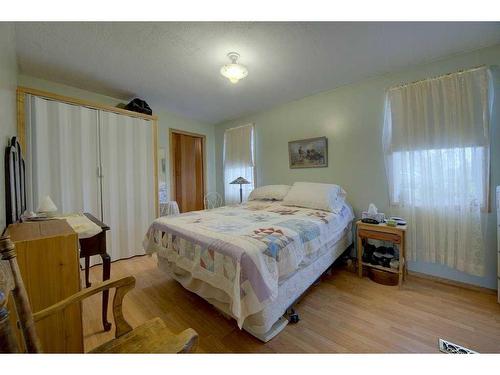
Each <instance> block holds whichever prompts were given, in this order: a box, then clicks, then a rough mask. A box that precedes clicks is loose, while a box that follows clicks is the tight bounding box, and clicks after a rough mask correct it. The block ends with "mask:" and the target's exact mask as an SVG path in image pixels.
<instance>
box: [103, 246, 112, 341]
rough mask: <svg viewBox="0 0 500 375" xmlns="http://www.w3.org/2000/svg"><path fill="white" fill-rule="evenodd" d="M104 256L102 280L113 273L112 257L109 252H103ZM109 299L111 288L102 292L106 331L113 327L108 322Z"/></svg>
mask: <svg viewBox="0 0 500 375" xmlns="http://www.w3.org/2000/svg"><path fill="white" fill-rule="evenodd" d="M101 258H102V281H106V280H109V277H110V275H111V257H110V256H109V255H108V254H107V253H104V254H101ZM108 300H109V290H105V291H103V292H102V325H103V326H104V330H105V331H109V330H110V329H111V323H110V322H108Z"/></svg>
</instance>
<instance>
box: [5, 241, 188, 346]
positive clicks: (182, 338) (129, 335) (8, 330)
mask: <svg viewBox="0 0 500 375" xmlns="http://www.w3.org/2000/svg"><path fill="white" fill-rule="evenodd" d="M0 254H1V258H0V353H16V352H19V350H20V348H19V345H18V341H17V335H16V334H15V332H14V329H13V328H12V324H11V319H10V317H9V310H8V308H7V302H8V300H9V294H10V293H12V297H13V300H14V304H15V307H16V311H17V318H18V325H19V328H20V330H21V339H22V344H24V345H23V346H24V350H25V351H26V352H28V353H41V352H42V348H41V345H40V341H39V339H38V336H37V334H36V329H35V323H36V322H38V321H40V320H42V319H44V318H46V317H48V316H50V315H52V314H54V313H55V312H58V311H60V310H63V309H65V308H66V307H67V306H69V305H70V304H72V303H77V302H80V301H82V300H83V299H85V298H87V297H89V296H91V295H94V294H97V293H100V292H102V291H105V290H109V289H111V288H115V289H116V292H115V296H114V299H113V316H114V319H115V327H116V332H115V338H114V339H113V340H111V341H109V342H107V343H105V344H103V345H101V346H99V347H97V348H96V349H94V350H92V351H91V352H92V353H187V352H191V351H193V350H194V349H195V348H196V345H197V343H198V334H197V333H196V332H195V331H194V330H193V329H191V328H188V329H186V330H184V331H183V332H181V333H180V334H178V335H175V334H173V333H172V332H170V331H169V330H168V328H167V327H166V326H165V323H164V322H163V321H162V320H161V319H160V318H154V319H152V320H149V321H147V322H146V323H144V324H142V325H140V326H139V327H137V328H134V329H132V327H131V326H130V325H129V324H128V323H127V321H126V320H125V319H124V317H123V312H122V302H123V297H124V296H125V294H126V293H127V292H128V291H129V290H131V289H133V288H134V286H135V278H134V277H132V276H128V277H124V278H121V279H118V280H107V281H105V282H103V283H100V284H98V285H94V286H92V287H90V288H86V289H83V290H82V291H80V292H78V293H76V294H74V295H72V296H70V297H68V298H67V299H65V300H63V301H61V302H58V303H56V304H55V305H52V306H50V307H47V308H46V309H44V310H41V311H39V312H37V313H35V314H32V312H31V308H30V303H29V301H28V296H27V294H26V289H25V288H24V283H23V280H22V278H21V273H20V271H19V266H18V264H17V259H16V251H15V246H14V243H13V242H12V241H11V240H10V238H9V236H4V237H1V238H0Z"/></svg>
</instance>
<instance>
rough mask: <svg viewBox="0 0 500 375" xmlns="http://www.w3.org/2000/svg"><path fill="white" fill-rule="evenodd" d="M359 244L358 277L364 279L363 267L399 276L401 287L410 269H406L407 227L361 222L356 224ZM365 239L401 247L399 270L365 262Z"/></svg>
mask: <svg viewBox="0 0 500 375" xmlns="http://www.w3.org/2000/svg"><path fill="white" fill-rule="evenodd" d="M356 229H357V237H358V238H357V242H358V249H357V250H358V276H359V277H363V266H365V267H372V268H376V269H378V270H382V271H386V272H393V273H397V274H399V280H398V285H399V287H401V285H402V283H403V279H406V274H407V273H408V269H407V267H406V254H405V251H406V246H405V243H406V229H407V226H406V225H398V226H396V227H390V226H388V225H387V224H367V223H363V222H362V221H361V220H359V221H357V222H356ZM363 239H372V240H380V241H390V242H393V243H395V244H397V245H399V269H397V270H396V269H392V268H388V267H382V266H379V265H375V264H370V263H366V262H363V242H362V240H363Z"/></svg>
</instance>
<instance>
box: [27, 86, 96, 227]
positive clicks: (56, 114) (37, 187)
mask: <svg viewBox="0 0 500 375" xmlns="http://www.w3.org/2000/svg"><path fill="white" fill-rule="evenodd" d="M25 103H26V107H25V109H26V150H27V152H26V156H25V160H26V190H27V201H28V209H29V210H32V211H36V209H37V208H38V205H39V202H40V200H41V199H43V197H45V196H46V195H49V196H50V197H51V198H52V200H53V201H54V203H55V204H56V206H57V207H58V211H59V212H60V213H74V212H90V213H92V214H93V215H96V216H97V217H99V216H100V212H101V210H100V192H99V183H98V179H97V166H98V165H99V163H98V134H97V130H98V111H97V110H94V109H89V108H86V107H80V106H76V105H71V104H65V103H60V102H57V101H53V100H47V99H43V98H40V97H36V96H32V95H26V98H25Z"/></svg>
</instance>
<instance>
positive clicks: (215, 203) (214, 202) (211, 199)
mask: <svg viewBox="0 0 500 375" xmlns="http://www.w3.org/2000/svg"><path fill="white" fill-rule="evenodd" d="M203 204H204V207H205V210H211V209H213V208H217V207H220V206H222V197H221V196H220V194H219V193H217V192H212V193H208V194H206V195H205V198H204V199H203Z"/></svg>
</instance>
